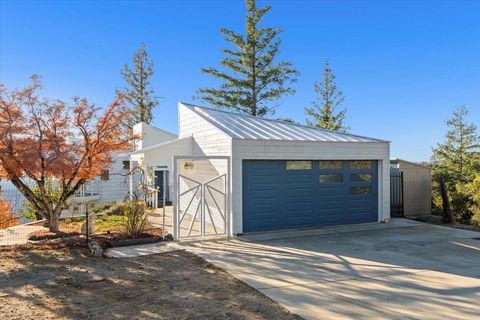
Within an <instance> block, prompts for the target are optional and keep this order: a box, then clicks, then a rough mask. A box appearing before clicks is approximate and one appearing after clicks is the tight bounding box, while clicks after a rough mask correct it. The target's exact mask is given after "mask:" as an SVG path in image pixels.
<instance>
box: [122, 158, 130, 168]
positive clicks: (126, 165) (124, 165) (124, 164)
mask: <svg viewBox="0 0 480 320" xmlns="http://www.w3.org/2000/svg"><path fill="white" fill-rule="evenodd" d="M122 167H123V169H125V170H130V161H128V160H124V161H122Z"/></svg>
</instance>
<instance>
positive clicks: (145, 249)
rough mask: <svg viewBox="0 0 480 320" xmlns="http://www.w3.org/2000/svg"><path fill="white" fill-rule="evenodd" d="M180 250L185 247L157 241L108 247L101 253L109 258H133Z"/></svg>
mask: <svg viewBox="0 0 480 320" xmlns="http://www.w3.org/2000/svg"><path fill="white" fill-rule="evenodd" d="M182 250H185V248H184V247H182V246H180V245H178V244H177V243H175V242H159V243H151V244H143V245H138V246H127V247H118V248H109V249H107V250H105V251H104V252H103V255H104V256H105V257H109V258H134V257H141V256H148V255H151V254H157V253H166V252H173V251H182Z"/></svg>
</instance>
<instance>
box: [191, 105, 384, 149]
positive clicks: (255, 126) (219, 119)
mask: <svg viewBox="0 0 480 320" xmlns="http://www.w3.org/2000/svg"><path fill="white" fill-rule="evenodd" d="M182 104H183V105H184V106H186V107H188V108H190V109H191V110H193V111H194V112H195V113H197V114H198V115H200V116H201V117H203V118H204V119H205V120H207V121H208V122H210V123H211V124H212V125H214V126H215V127H217V128H218V129H220V130H221V131H223V132H224V133H225V134H227V135H229V136H230V137H232V138H234V139H252V140H287V141H321V142H388V141H385V140H379V139H373V138H368V137H363V136H358V135H353V134H346V133H340V132H335V131H330V130H325V129H318V128H310V127H306V126H302V125H297V124H291V123H286V122H282V121H277V120H270V119H264V118H257V117H253V116H248V115H242V114H236V113H230V112H226V111H222V110H217V109H210V108H205V107H200V106H195V105H191V104H187V103H182Z"/></svg>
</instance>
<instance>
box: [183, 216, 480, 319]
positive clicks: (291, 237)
mask: <svg viewBox="0 0 480 320" xmlns="http://www.w3.org/2000/svg"><path fill="white" fill-rule="evenodd" d="M473 238H480V233H478V232H473V231H465V230H460V229H452V228H447V227H440V226H433V225H427V224H423V223H418V222H413V221H408V220H404V219H394V220H392V221H391V223H389V224H368V225H357V226H349V227H340V228H326V229H319V230H314V231H302V232H296V233H294V232H288V233H286V232H284V233H274V234H265V235H255V236H250V237H248V238H247V239H241V240H240V239H234V240H231V241H220V242H203V243H197V244H191V245H190V247H189V250H191V251H193V252H195V253H196V254H198V255H200V256H201V257H203V258H205V259H206V260H208V261H210V262H211V263H213V264H215V265H217V266H219V267H221V268H223V269H225V270H226V271H228V272H229V273H230V274H232V275H233V276H235V277H237V278H238V279H240V280H242V281H244V282H246V283H247V284H249V285H250V286H252V287H254V288H256V289H258V290H260V291H261V292H263V293H264V294H265V295H267V296H268V297H270V298H272V299H273V300H275V301H277V302H279V303H280V304H282V305H283V306H285V307H286V308H288V309H289V310H290V311H292V312H293V313H296V314H298V315H300V316H302V317H304V318H306V319H475V318H476V319H479V318H480V240H475V239H473Z"/></svg>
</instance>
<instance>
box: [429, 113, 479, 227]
mask: <svg viewBox="0 0 480 320" xmlns="http://www.w3.org/2000/svg"><path fill="white" fill-rule="evenodd" d="M467 115H468V111H467V109H466V108H465V106H461V107H459V108H458V109H457V110H455V111H454V113H453V118H452V119H449V120H448V121H447V125H448V127H449V130H448V131H447V133H446V135H445V142H444V143H439V144H437V147H435V148H432V151H433V155H432V169H433V179H434V189H433V195H434V204H436V205H440V204H441V201H440V198H439V197H440V195H439V194H438V190H437V189H438V188H437V182H438V179H439V178H440V177H443V178H444V179H445V184H446V186H447V190H448V193H449V196H450V198H451V205H452V209H453V214H454V218H455V220H456V221H458V222H466V223H468V222H469V221H470V217H471V215H472V206H473V201H474V199H473V198H472V195H471V194H470V193H469V192H468V187H467V185H469V184H471V183H472V181H473V180H474V178H475V175H476V174H478V173H479V172H480V153H479V152H480V137H479V136H478V135H477V133H476V130H477V127H476V126H475V125H474V124H473V123H471V124H469V123H467V121H466V116H467Z"/></svg>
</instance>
